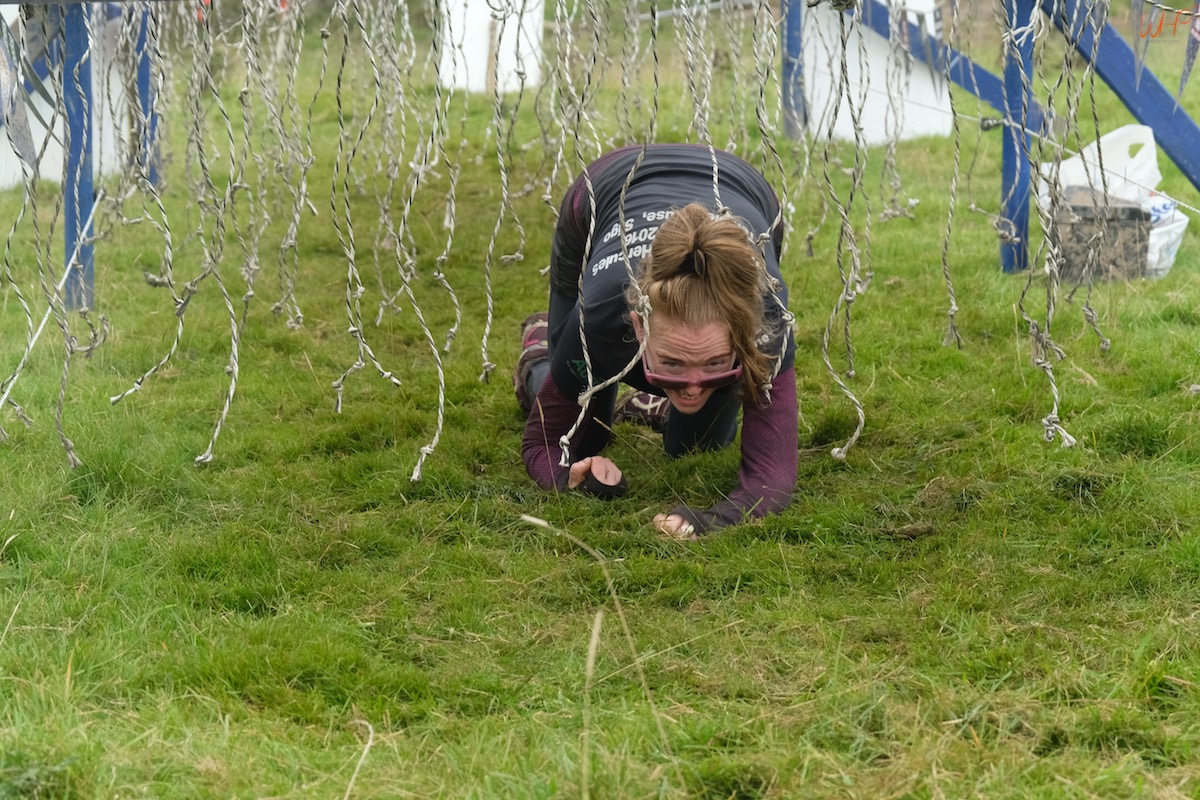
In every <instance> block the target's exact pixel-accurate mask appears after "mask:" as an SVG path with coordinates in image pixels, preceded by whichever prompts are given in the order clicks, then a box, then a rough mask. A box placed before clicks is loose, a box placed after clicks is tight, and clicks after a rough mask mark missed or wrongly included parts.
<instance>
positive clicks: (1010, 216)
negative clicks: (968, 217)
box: [1000, 0, 1037, 272]
mask: <svg viewBox="0 0 1200 800" xmlns="http://www.w3.org/2000/svg"><path fill="white" fill-rule="evenodd" d="M1004 8H1005V12H1006V13H1007V14H1008V26H1009V28H1010V30H1011V29H1017V28H1021V27H1024V26H1025V25H1026V24H1028V23H1029V21H1030V20H1032V18H1033V15H1034V14H1036V13H1037V6H1036V0H1004ZM1033 38H1034V37H1033V35H1032V33H1031V34H1030V35H1029V36H1026V37H1025V39H1024V41H1021V42H1018V41H1015V40H1012V39H1010V40H1009V42H1008V45H1007V47H1006V48H1005V52H1004V119H1005V122H1006V123H1007V127H1006V128H1005V131H1004V144H1003V147H1002V148H1001V151H1000V162H1001V163H1000V168H1001V180H1000V191H1001V201H1002V202H1003V208H1001V210H1000V214H1001V216H1002V217H1003V218H1004V219H1005V220H1006V221H1007V222H1008V223H1009V225H1008V226H1006V227H1007V231H1006V233H1007V234H1008V235H1007V236H1006V237H1005V238H1003V239H1001V241H1000V266H1001V267H1002V268H1003V269H1004V271H1005V272H1020V271H1022V270H1024V269H1027V268H1028V267H1029V188H1030V179H1031V177H1032V168H1031V166H1030V164H1029V157H1028V154H1029V145H1030V135H1029V133H1028V132H1027V131H1028V130H1029V108H1030V106H1031V103H1032V102H1033V97H1032V81H1033Z"/></svg>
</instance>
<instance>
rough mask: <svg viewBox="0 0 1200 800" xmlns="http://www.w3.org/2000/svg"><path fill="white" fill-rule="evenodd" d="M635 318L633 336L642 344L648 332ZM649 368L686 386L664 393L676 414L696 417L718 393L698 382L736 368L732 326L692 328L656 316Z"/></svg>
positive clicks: (716, 324) (717, 324) (719, 324)
mask: <svg viewBox="0 0 1200 800" xmlns="http://www.w3.org/2000/svg"><path fill="white" fill-rule="evenodd" d="M633 316H634V332H635V333H636V334H637V337H638V341H639V342H640V341H642V339H643V338H644V336H645V331H644V329H643V327H642V325H641V321H640V320H639V319H638V318H637V315H636V314H634V315H633ZM646 366H647V368H648V369H649V371H651V372H654V373H656V374H658V375H662V376H665V377H670V378H671V379H673V380H682V381H685V382H687V385H685V386H684V387H683V388H680V389H663V392H665V393H666V395H667V399H668V400H670V401H671V405H672V406H674V407H675V410H676V411H678V412H680V413H681V414H695V413H696V412H697V411H699V410H700V409H701V408H703V407H704V404H705V403H707V402H708V398H710V397H711V396H712V394H713V392H714V391H716V389H706V388H704V387H703V386H701V385H700V383H699V382H700V381H702V380H704V379H705V378H710V377H712V376H716V375H721V374H723V373H728V372H729V371H730V370H731V369H733V368H734V352H733V341H732V338H731V337H730V335H729V326H728V325H726V324H725V323H724V322H720V321H717V322H706V323H703V324H701V325H690V324H688V323H685V322H681V321H679V320H677V319H675V318H673V317H668V316H665V315H663V314H662V313H658V314H655V315H654V321H653V323H652V324H651V325H650V339H649V341H648V342H647V343H646Z"/></svg>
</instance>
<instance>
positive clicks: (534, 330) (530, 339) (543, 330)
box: [513, 311, 550, 416]
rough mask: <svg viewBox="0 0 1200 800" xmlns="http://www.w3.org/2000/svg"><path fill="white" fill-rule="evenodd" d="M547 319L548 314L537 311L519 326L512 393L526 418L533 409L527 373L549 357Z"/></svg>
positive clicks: (548, 327)
mask: <svg viewBox="0 0 1200 800" xmlns="http://www.w3.org/2000/svg"><path fill="white" fill-rule="evenodd" d="M548 319H549V314H547V313H546V312H545V311H539V312H537V313H536V314H530V315H529V316H528V317H526V318H525V322H524V323H522V324H521V357H520V358H518V359H517V367H516V369H514V370H513V391H515V392H516V393H517V402H518V403H520V404H521V411H523V412H524V413H525V415H526V416H528V415H529V410H530V409H531V408H532V407H533V398H532V397H530V396H529V391H528V389H526V383H527V382H528V379H529V371H530V370H531V369H533V367H534V365H535V364H537V363H538V362H539V361H545V360H546V359H547V358H549V356H550V345H549V333H550V326H549V322H548Z"/></svg>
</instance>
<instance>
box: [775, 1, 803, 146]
mask: <svg viewBox="0 0 1200 800" xmlns="http://www.w3.org/2000/svg"><path fill="white" fill-rule="evenodd" d="M780 2H781V3H782V9H781V10H782V11H783V78H782V79H783V125H784V128H783V129H784V132H786V133H787V135H788V136H790V137H791V138H793V139H797V138H799V137H801V136H803V135H804V131H805V130H806V129H807V128H808V108H807V107H806V106H805V103H804V87H803V86H802V85H801V79H802V77H803V73H804V69H803V61H802V59H803V57H804V54H803V52H802V48H803V46H804V42H803V40H802V39H801V36H800V32H801V30H802V28H803V22H804V18H803V16H802V13H803V12H802V9H803V7H804V2H805V0H780Z"/></svg>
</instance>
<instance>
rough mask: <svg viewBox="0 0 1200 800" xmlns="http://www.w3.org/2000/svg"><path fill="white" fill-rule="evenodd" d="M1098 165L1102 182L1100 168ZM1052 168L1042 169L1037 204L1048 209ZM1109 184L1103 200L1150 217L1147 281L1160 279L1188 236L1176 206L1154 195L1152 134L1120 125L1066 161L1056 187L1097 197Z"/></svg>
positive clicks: (1158, 178) (1156, 176)
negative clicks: (1132, 206) (1087, 190)
mask: <svg viewBox="0 0 1200 800" xmlns="http://www.w3.org/2000/svg"><path fill="white" fill-rule="evenodd" d="M1102 160H1103V165H1104V179H1103V180H1102V178H1101V171H1100V164H1101V161H1102ZM1052 169H1053V164H1042V165H1041V169H1040V172H1041V178H1042V180H1040V181H1039V182H1038V202H1039V203H1040V204H1041V205H1042V207H1043V208H1049V206H1050V177H1051V175H1052ZM1105 180H1106V181H1107V184H1108V196H1109V197H1110V198H1114V199H1118V200H1126V201H1129V202H1133V203H1138V204H1140V205H1141V206H1142V208H1143V209H1145V210H1146V211H1147V212H1149V214H1150V246H1149V252H1148V254H1147V256H1146V271H1145V274H1146V277H1149V278H1161V277H1162V276H1164V275H1166V274H1167V272H1168V271H1170V269H1171V265H1172V264H1174V263H1175V255H1176V253H1178V252H1179V245H1180V243H1182V241H1183V234H1184V231H1186V230H1187V225H1188V217H1187V215H1186V214H1184V213H1183V212H1182V211H1180V210H1179V209H1178V208H1176V207H1175V201H1174V200H1171V199H1170V198H1169V197H1165V196H1163V195H1160V194H1158V193H1157V192H1155V191H1154V190H1155V189H1157V188H1158V184H1159V182H1160V181H1161V180H1162V173H1161V172H1159V169H1158V148H1157V146H1156V145H1155V143H1154V131H1153V130H1152V129H1151V128H1150V127H1149V126H1147V125H1125V126H1123V127H1120V128H1117V129H1116V130H1114V131H1111V132H1109V133H1106V134H1105V135H1104V136H1102V137H1100V141H1099V142H1092V143H1091V144H1089V145H1088V146H1087V147H1085V148H1083V150H1081V151H1080V153H1079V155H1077V156H1072V157H1071V158H1068V159H1066V160H1065V161H1063V162H1062V163H1061V164H1059V167H1058V185H1059V186H1060V187H1067V186H1091V187H1092V188H1094V189H1095V190H1096V191H1097V192H1100V191H1102V190H1103V189H1104V183H1105Z"/></svg>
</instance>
